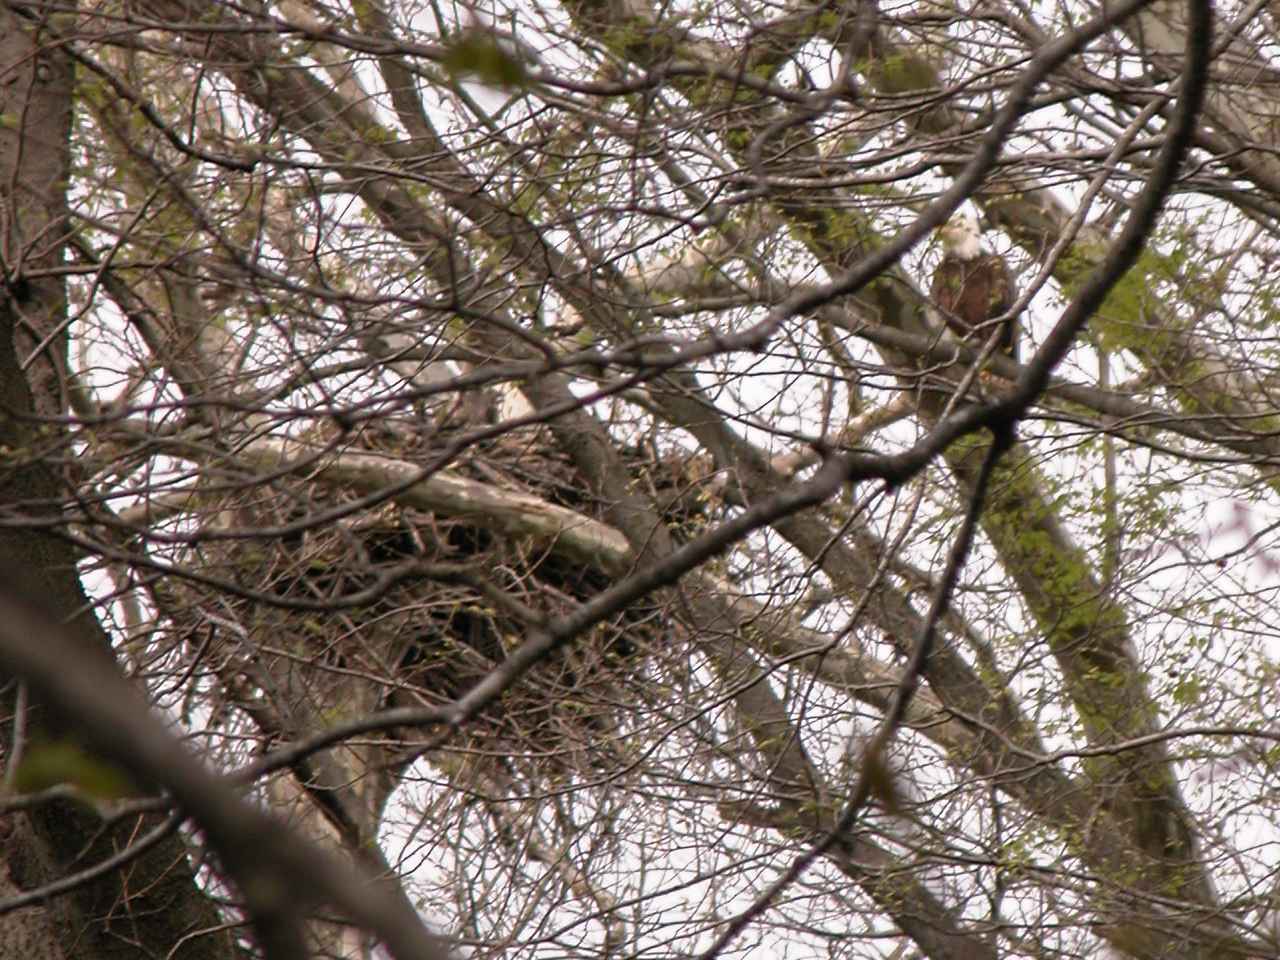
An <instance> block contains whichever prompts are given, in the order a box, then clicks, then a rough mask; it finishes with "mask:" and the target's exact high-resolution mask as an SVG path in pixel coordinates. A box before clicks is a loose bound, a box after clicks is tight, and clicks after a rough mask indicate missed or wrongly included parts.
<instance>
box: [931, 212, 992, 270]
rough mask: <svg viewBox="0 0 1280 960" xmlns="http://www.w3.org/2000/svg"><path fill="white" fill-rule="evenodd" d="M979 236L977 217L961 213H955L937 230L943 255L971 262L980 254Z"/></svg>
mask: <svg viewBox="0 0 1280 960" xmlns="http://www.w3.org/2000/svg"><path fill="white" fill-rule="evenodd" d="M981 235H982V234H981V232H980V231H979V230H978V219H977V217H973V216H970V215H968V214H963V213H957V214H956V215H955V216H954V217H952V218H951V219H950V220H948V221H947V222H946V224H945V225H943V226H942V227H939V228H938V239H939V240H941V241H942V251H943V253H946V254H949V255H950V256H953V257H959V258H960V259H961V260H972V259H974V258H975V257H977V256H978V255H979V254H980V253H982V245H981V243H980V241H979V238H980V237H981Z"/></svg>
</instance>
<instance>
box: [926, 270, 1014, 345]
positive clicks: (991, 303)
mask: <svg viewBox="0 0 1280 960" xmlns="http://www.w3.org/2000/svg"><path fill="white" fill-rule="evenodd" d="M930 293H931V295H932V297H933V302H934V303H935V304H936V305H937V307H938V309H939V310H940V311H941V312H942V319H943V320H944V321H945V322H946V324H947V326H948V327H949V328H950V329H951V330H952V331H953V332H954V333H955V334H956V336H958V337H959V338H960V339H961V340H967V341H969V342H970V343H972V344H973V345H975V346H980V345H981V344H982V343H983V342H985V341H986V340H987V339H988V338H989V337H990V336H991V332H992V331H991V327H990V326H989V325H988V323H987V322H988V321H989V320H991V319H993V318H994V317H998V316H1000V314H1002V313H1004V312H1006V311H1007V310H1008V309H1009V307H1010V306H1012V305H1013V301H1014V293H1013V277H1012V275H1011V274H1010V273H1009V268H1008V266H1007V265H1006V264H1005V262H1004V260H1002V259H1001V258H1000V257H998V256H995V255H994V254H990V253H979V254H978V255H977V256H976V257H973V258H971V259H963V258H961V257H960V256H958V255H957V254H954V253H948V254H947V255H946V256H944V257H943V258H942V262H941V263H940V264H938V269H937V270H936V271H934V274H933V288H932V290H931V291H930ZM999 347H1000V351H1001V352H1002V353H1004V354H1005V355H1006V356H1009V357H1012V358H1013V359H1014V360H1017V359H1018V331H1017V325H1016V324H1015V323H1014V322H1013V321H1006V322H1005V323H1004V325H1003V326H1002V328H1001V330H1000V343H999Z"/></svg>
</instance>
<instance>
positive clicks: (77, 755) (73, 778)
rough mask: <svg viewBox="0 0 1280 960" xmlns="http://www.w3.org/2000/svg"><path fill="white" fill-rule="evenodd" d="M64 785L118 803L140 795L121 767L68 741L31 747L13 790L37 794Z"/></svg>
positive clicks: (36, 744)
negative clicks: (126, 798) (121, 799)
mask: <svg viewBox="0 0 1280 960" xmlns="http://www.w3.org/2000/svg"><path fill="white" fill-rule="evenodd" d="M64 783H65V784H69V785H71V786H73V787H76V788H78V789H80V790H82V791H84V792H85V793H87V794H89V795H90V796H92V797H95V798H97V799H99V800H118V799H120V798H122V797H129V796H137V795H138V792H139V791H138V789H137V787H136V786H134V784H133V783H132V782H131V781H130V780H129V778H128V777H127V776H126V775H125V774H124V772H123V771H121V770H120V768H119V767H115V766H112V765H111V764H109V763H106V762H105V761H103V760H101V759H99V758H97V757H95V756H93V755H91V754H89V753H87V752H85V750H84V749H83V748H82V747H80V746H79V744H76V743H72V742H70V741H67V740H58V741H51V742H47V743H35V744H32V745H31V746H30V747H29V748H28V749H27V751H26V752H25V753H24V754H23V757H22V760H21V761H20V762H19V763H18V769H17V770H16V771H14V777H13V786H14V789H15V790H16V791H17V792H18V793H36V792H37V791H40V790H45V789H48V788H49V787H55V786H58V785H59V784H64Z"/></svg>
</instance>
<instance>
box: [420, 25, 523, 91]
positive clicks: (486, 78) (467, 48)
mask: <svg viewBox="0 0 1280 960" xmlns="http://www.w3.org/2000/svg"><path fill="white" fill-rule="evenodd" d="M441 63H442V64H443V66H444V68H445V69H446V70H448V71H449V73H451V74H453V76H455V77H462V76H471V77H474V78H475V79H476V80H479V81H480V82H481V83H486V84H488V85H489V86H492V87H517V88H520V89H523V88H524V87H526V86H528V84H529V76H528V73H527V72H526V71H525V68H524V64H523V63H521V62H520V61H519V60H517V59H516V58H515V57H514V56H512V55H511V54H510V53H509V52H508V51H507V50H506V49H505V48H504V47H503V46H502V44H500V43H499V42H498V40H497V39H496V38H495V37H494V35H493V34H492V33H490V32H488V31H487V30H483V29H481V28H480V27H470V28H468V29H466V30H464V31H463V32H462V33H459V34H458V35H457V36H456V37H454V39H453V40H452V41H451V42H450V43H449V49H448V52H447V53H446V54H445V56H444V59H443V60H442V61H441Z"/></svg>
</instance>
